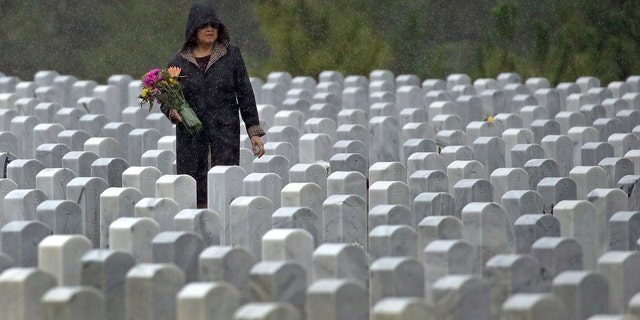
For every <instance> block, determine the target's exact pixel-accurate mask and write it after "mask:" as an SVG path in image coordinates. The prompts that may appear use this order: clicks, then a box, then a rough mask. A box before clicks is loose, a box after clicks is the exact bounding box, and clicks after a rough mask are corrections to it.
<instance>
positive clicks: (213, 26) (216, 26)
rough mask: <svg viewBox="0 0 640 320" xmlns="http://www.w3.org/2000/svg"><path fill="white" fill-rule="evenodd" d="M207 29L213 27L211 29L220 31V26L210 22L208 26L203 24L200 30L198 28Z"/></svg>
mask: <svg viewBox="0 0 640 320" xmlns="http://www.w3.org/2000/svg"><path fill="white" fill-rule="evenodd" d="M207 27H211V28H213V29H216V30H218V28H219V27H220V25H219V24H217V23H213V22H209V23H207V24H203V25H202V26H200V28H198V29H206V28H207Z"/></svg>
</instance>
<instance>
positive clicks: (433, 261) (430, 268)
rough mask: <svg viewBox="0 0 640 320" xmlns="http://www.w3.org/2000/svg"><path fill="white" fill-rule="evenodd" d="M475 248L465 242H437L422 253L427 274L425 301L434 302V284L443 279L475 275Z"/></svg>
mask: <svg viewBox="0 0 640 320" xmlns="http://www.w3.org/2000/svg"><path fill="white" fill-rule="evenodd" d="M475 251H476V250H475V248H474V247H473V246H472V245H471V244H470V243H468V242H466V241H464V240H435V241H433V242H431V243H430V244H429V245H427V246H426V247H425V248H424V250H423V251H422V262H423V264H424V267H425V270H427V272H425V275H424V278H425V299H426V301H429V302H433V284H434V283H435V282H436V281H438V279H440V278H441V277H444V276H448V275H456V274H474V273H477V272H476V270H474V268H475V262H476V257H475V255H476V252H475Z"/></svg>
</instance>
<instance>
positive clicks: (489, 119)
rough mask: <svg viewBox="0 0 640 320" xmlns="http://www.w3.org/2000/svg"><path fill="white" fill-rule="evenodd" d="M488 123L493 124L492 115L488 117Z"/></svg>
mask: <svg viewBox="0 0 640 320" xmlns="http://www.w3.org/2000/svg"><path fill="white" fill-rule="evenodd" d="M487 122H489V123H493V116H491V115H490V116H488V117H487Z"/></svg>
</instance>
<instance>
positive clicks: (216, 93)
mask: <svg viewBox="0 0 640 320" xmlns="http://www.w3.org/2000/svg"><path fill="white" fill-rule="evenodd" d="M185 40H186V41H185V43H184V45H183V47H182V50H181V51H180V52H178V53H176V54H175V55H174V56H173V57H172V58H171V60H170V61H169V66H176V67H180V68H181V69H182V72H181V73H180V77H181V78H180V82H181V83H182V85H183V86H184V94H185V98H186V99H187V102H189V105H190V106H191V108H193V110H194V112H195V113H196V115H197V116H198V118H199V119H200V121H201V122H202V124H203V126H202V128H203V129H202V131H201V132H200V133H199V134H196V135H191V134H190V133H188V132H187V131H186V129H185V128H184V126H183V125H182V124H181V123H180V122H181V118H180V115H179V114H178V112H177V111H176V110H169V109H168V108H167V107H164V106H163V108H161V109H162V112H163V113H164V114H165V115H166V116H167V117H168V118H169V120H171V122H173V123H177V125H176V160H177V165H178V168H177V171H178V174H188V175H190V176H192V177H193V178H194V179H195V180H196V182H197V199H198V207H199V208H204V207H206V204H207V173H208V171H209V168H211V167H213V166H216V165H238V164H239V162H240V118H239V116H238V111H240V115H241V116H242V120H243V121H244V123H245V127H246V128H247V134H248V135H249V137H251V145H252V148H253V152H254V154H255V155H256V156H258V157H261V156H262V155H263V154H264V145H263V143H262V140H261V139H260V137H261V136H263V135H264V131H263V130H262V128H261V127H260V120H259V118H258V110H257V108H256V101H255V97H254V95H253V90H252V88H251V82H250V81H249V75H248V73H247V70H246V67H245V64H244V60H243V59H242V55H241V53H240V49H239V48H238V47H237V46H235V45H233V44H231V43H230V42H229V34H228V32H227V28H226V27H225V26H224V24H222V22H221V21H220V20H219V19H218V16H217V15H216V11H215V9H214V8H213V7H212V6H211V5H210V4H207V3H197V4H194V5H193V6H192V7H191V10H190V11H189V18H188V21H187V29H186V34H185ZM209 157H210V159H209Z"/></svg>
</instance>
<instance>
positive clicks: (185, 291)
mask: <svg viewBox="0 0 640 320" xmlns="http://www.w3.org/2000/svg"><path fill="white" fill-rule="evenodd" d="M239 307H240V293H239V292H238V290H237V289H235V288H234V287H232V286H231V285H229V284H228V283H225V282H192V283H190V284H187V285H186V286H184V287H183V288H182V289H181V290H180V292H178V295H177V302H176V320H207V319H220V320H232V317H233V314H234V313H235V312H236V311H237V310H238V308H239Z"/></svg>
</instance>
